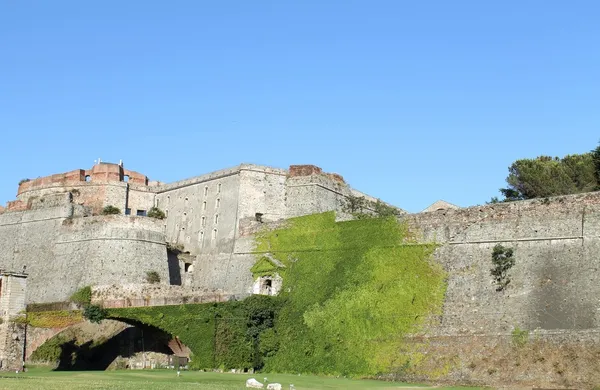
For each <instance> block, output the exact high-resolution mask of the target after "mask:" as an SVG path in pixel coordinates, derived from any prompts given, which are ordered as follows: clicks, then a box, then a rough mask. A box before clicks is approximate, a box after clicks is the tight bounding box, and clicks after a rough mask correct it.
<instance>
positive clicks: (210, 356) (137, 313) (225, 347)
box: [108, 296, 281, 369]
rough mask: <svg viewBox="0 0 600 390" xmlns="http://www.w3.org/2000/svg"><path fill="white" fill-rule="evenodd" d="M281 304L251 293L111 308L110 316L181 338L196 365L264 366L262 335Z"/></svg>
mask: <svg viewBox="0 0 600 390" xmlns="http://www.w3.org/2000/svg"><path fill="white" fill-rule="evenodd" d="M280 305H281V303H280V300H279V299H277V298H274V297H267V296H251V297H249V298H246V299H245V300H243V301H234V302H224V303H207V304H189V305H179V306H156V307H137V308H124V309H108V315H109V318H112V319H117V320H122V321H134V322H141V323H143V324H146V325H151V326H154V327H157V328H159V329H162V330H164V331H165V332H167V333H169V334H171V335H172V336H176V337H178V338H179V339H180V340H181V341H182V342H183V343H184V344H185V345H187V346H188V347H189V348H190V350H191V351H192V353H193V358H192V362H191V366H192V367H194V368H198V369H212V368H217V367H221V368H223V369H231V368H236V369H239V368H260V367H262V364H263V357H262V355H261V352H260V351H261V348H260V338H261V334H262V333H263V332H264V331H265V330H268V329H270V328H272V327H273V324H274V319H275V316H276V313H277V311H278V310H279V307H280Z"/></svg>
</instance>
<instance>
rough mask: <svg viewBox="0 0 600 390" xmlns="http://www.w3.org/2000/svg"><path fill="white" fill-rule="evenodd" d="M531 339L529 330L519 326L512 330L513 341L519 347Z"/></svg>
mask: <svg viewBox="0 0 600 390" xmlns="http://www.w3.org/2000/svg"><path fill="white" fill-rule="evenodd" d="M528 341H529V332H528V331H527V330H525V329H520V328H519V327H518V326H517V327H516V328H515V329H514V330H513V331H512V342H513V344H514V345H515V346H517V347H523V346H524V345H525V344H527V342H528Z"/></svg>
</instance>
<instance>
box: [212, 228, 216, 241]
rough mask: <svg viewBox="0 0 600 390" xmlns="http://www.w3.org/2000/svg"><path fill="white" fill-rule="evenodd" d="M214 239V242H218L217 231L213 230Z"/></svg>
mask: <svg viewBox="0 0 600 390" xmlns="http://www.w3.org/2000/svg"><path fill="white" fill-rule="evenodd" d="M212 239H213V240H216V239H217V229H213V232H212Z"/></svg>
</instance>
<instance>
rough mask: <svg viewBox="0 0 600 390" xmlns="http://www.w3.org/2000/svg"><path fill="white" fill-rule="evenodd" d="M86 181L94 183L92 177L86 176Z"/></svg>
mask: <svg viewBox="0 0 600 390" xmlns="http://www.w3.org/2000/svg"><path fill="white" fill-rule="evenodd" d="M79 177H81V176H79ZM85 181H92V177H91V176H90V175H85Z"/></svg>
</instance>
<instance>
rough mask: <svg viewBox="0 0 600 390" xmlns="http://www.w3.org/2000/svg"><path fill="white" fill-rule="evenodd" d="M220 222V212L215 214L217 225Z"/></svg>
mask: <svg viewBox="0 0 600 390" xmlns="http://www.w3.org/2000/svg"><path fill="white" fill-rule="evenodd" d="M218 223H219V214H215V225H216V224H218Z"/></svg>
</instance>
